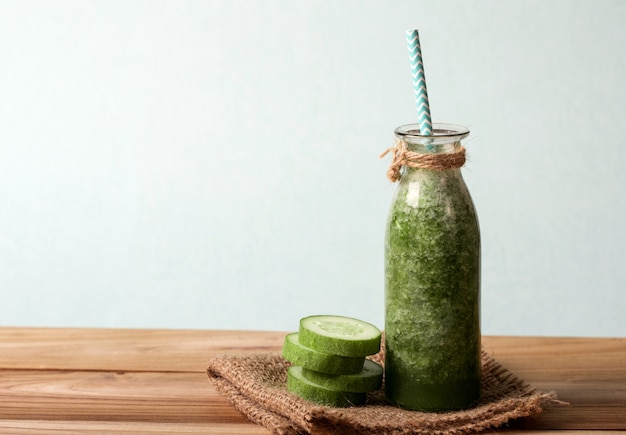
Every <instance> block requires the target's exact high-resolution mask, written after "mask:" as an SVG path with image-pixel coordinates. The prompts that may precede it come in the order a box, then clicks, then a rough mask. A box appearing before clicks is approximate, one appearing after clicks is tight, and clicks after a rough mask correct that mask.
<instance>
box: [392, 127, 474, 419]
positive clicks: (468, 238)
mask: <svg viewBox="0 0 626 435" xmlns="http://www.w3.org/2000/svg"><path fill="white" fill-rule="evenodd" d="M454 140H456V139H454ZM459 146H460V141H456V142H454V141H453V142H452V143H449V144H444V145H434V146H431V147H423V146H421V145H418V146H416V147H414V146H413V145H411V144H410V143H409V149H412V148H419V149H418V151H419V152H435V153H436V152H449V151H450V150H455V149H458V147H459ZM385 304H386V313H385V346H386V354H385V393H386V396H387V398H388V400H389V401H390V402H392V403H394V404H396V405H398V406H401V407H403V408H407V409H414V410H423V411H448V410H457V409H464V408H468V407H470V406H472V405H473V404H475V403H476V402H477V401H478V399H479V396H480V377H481V364H480V361H481V359H480V351H481V347H480V337H481V335H480V231H479V227H478V220H477V217H476V212H475V210H474V205H473V203H472V199H471V197H470V194H469V191H468V190H467V187H466V185H465V182H464V181H463V178H462V175H461V170H460V169H458V168H453V169H446V170H437V169H418V168H405V170H404V173H403V175H402V178H401V180H400V182H399V185H398V189H397V191H396V195H395V198H394V200H393V203H392V206H391V210H390V213H389V219H388V223H387V232H386V240H385Z"/></svg>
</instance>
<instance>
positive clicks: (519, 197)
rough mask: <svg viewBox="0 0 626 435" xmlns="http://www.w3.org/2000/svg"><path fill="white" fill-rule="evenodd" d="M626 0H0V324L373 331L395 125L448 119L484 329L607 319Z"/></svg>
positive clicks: (623, 211)
mask: <svg viewBox="0 0 626 435" xmlns="http://www.w3.org/2000/svg"><path fill="white" fill-rule="evenodd" d="M625 22H626V2H624V1H620V0H614V1H609V0H600V1H591V0H588V1H564V0H563V1H550V2H544V1H538V0H535V1H530V0H529V1H519V0H515V1H507V2H501V1H496V0H480V1H479V0H474V1H464V2H461V1H458V2H453V1H434V0H433V1H416V0H411V1H394V2H382V1H365V0H362V1H348V0H343V1H335V2H332V1H321V0H317V1H313V0H307V1H304V0H295V1H294V0H283V1H278V0H265V1H242V0H239V1H233V0H223V1H217V0H212V1H211V0H207V1H156V0H146V1H138V0H133V1H127V0H118V1H102V2H95V1H94V2H86V1H80V0H76V1H68V0H55V1H18V0H15V1H11V0H8V1H2V2H0V292H1V297H2V301H1V303H0V324H2V325H15V326H90V327H91V326H95V327H142V328H143V327H150V328H152V327H168V328H219V329H227V328H228V329H270V330H293V329H295V328H297V322H298V320H299V318H300V317H302V316H305V315H309V314H319V313H335V314H344V315H350V316H356V317H359V318H363V319H365V320H369V321H371V322H373V323H375V324H377V325H379V326H381V327H382V326H383V237H384V227H385V220H386V216H387V210H388V207H389V204H390V200H391V194H392V191H393V186H392V185H391V183H390V182H388V181H387V179H386V178H385V172H386V166H387V164H388V160H379V159H378V154H379V153H380V152H381V151H383V150H384V149H385V148H387V147H388V146H390V145H391V144H392V142H393V136H392V131H393V129H394V128H395V127H396V126H398V125H401V124H405V123H409V122H414V121H415V119H416V115H415V108H414V103H413V94H412V88H411V81H410V72H409V66H408V57H407V52H406V46H405V41H404V31H405V30H406V29H408V28H413V27H418V28H419V29H420V36H421V40H422V51H423V55H424V61H425V67H426V78H427V81H428V85H429V95H430V99H431V108H432V114H433V119H434V120H435V121H438V122H450V123H457V124H462V125H466V126H468V127H470V129H471V130H472V135H471V139H470V141H469V142H467V148H468V152H469V153H470V161H469V163H468V164H467V166H466V168H465V169H464V174H465V177H466V181H467V183H468V185H469V188H470V190H471V192H472V194H473V197H474V200H475V203H476V206H477V209H478V213H479V217H480V221H481V229H482V235H483V286H482V289H483V293H482V294H483V297H482V301H483V304H482V313H483V314H482V318H483V332H484V333H485V334H528V335H531V334H532V335H568V336H599V335H603V336H625V335H626V316H625V314H626V255H625V254H624V252H625V250H624V249H625V247H626V230H625V228H624V220H625V219H626V193H625V189H624V188H625V186H626V123H625V120H626V103H625V101H626V83H625V77H626V55H625V47H626V27H625V26H624V23H625Z"/></svg>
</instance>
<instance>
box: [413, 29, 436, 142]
mask: <svg viewBox="0 0 626 435" xmlns="http://www.w3.org/2000/svg"><path fill="white" fill-rule="evenodd" d="M406 42H407V44H408V47H409V60H410V62H411V73H412V74H413V91H414V92H415V104H416V106H417V117H418V120H419V124H420V134H422V135H424V136H431V135H432V134H433V123H432V121H431V119H430V106H429V105H428V90H427V89H426V78H425V77H424V64H423V62H422V48H421V47H420V37H419V33H417V29H415V30H407V31H406Z"/></svg>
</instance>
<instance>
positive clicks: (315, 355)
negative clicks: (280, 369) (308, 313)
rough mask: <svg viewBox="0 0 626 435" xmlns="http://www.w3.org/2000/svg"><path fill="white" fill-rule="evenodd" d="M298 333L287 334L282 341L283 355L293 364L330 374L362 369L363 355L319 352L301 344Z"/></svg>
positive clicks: (345, 373) (344, 373)
mask: <svg viewBox="0 0 626 435" xmlns="http://www.w3.org/2000/svg"><path fill="white" fill-rule="evenodd" d="M298 338H299V334H298V333H297V332H294V333H292V334H287V336H286V337H285V341H284V343H283V356H284V357H285V359H286V360H287V361H289V362H291V363H292V364H294V365H297V366H302V367H306V368H307V369H309V370H314V371H316V372H322V373H328V374H332V375H347V374H356V373H359V372H360V371H361V370H363V363H364V362H365V358H364V357H356V358H352V357H345V356H339V355H332V354H328V353H324V352H319V351H317V350H314V349H310V348H308V347H306V346H303V345H302V344H301V343H300V341H299V339H298Z"/></svg>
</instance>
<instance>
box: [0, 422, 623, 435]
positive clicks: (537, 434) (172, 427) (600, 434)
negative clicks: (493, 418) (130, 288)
mask: <svg viewBox="0 0 626 435" xmlns="http://www.w3.org/2000/svg"><path fill="white" fill-rule="evenodd" d="M501 432H502V433H506V434H510V435H623V433H624V432H621V431H587V430H582V431H558V432H556V431H547V430H537V431H529V430H506V431H495V432H490V433H501ZM0 433H2V434H3V435H49V434H50V433H63V434H64V435H83V434H102V433H107V434H113V435H139V434H148V435H171V434H182V435H185V434H191V435H195V434H206V435H231V434H232V435H269V434H270V432H269V431H268V430H266V429H264V428H262V427H261V426H257V425H254V424H219V423H149V422H117V421H93V422H92V421H90V422H81V423H80V425H77V423H76V422H75V421H47V420H0Z"/></svg>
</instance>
